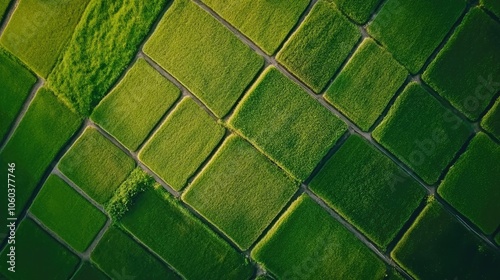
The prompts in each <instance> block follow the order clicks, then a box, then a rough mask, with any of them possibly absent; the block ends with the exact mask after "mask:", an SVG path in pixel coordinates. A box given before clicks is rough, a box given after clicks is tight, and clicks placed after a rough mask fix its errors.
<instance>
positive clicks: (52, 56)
mask: <svg viewBox="0 0 500 280" xmlns="http://www.w3.org/2000/svg"><path fill="white" fill-rule="evenodd" d="M88 2H89V0H69V1H65V0H51V1H37V0H22V1H19V3H18V5H17V7H16V9H15V11H14V14H13V15H12V17H11V19H10V20H9V23H8V24H7V27H6V28H5V31H4V32H3V33H2V37H1V38H0V44H1V45H2V46H4V47H5V48H6V49H7V50H9V51H10V52H11V53H13V54H14V55H16V56H17V57H18V58H20V59H21V60H22V61H23V62H24V63H26V64H27V65H28V66H29V67H30V68H31V69H32V70H33V71H35V72H36V73H37V74H38V75H40V76H42V77H47V75H48V74H49V73H50V71H51V70H52V68H53V67H54V65H55V64H56V62H57V59H58V58H59V56H60V54H61V53H62V52H63V50H64V48H65V46H66V44H67V42H68V41H69V39H70V38H71V35H72V33H73V30H74V29H75V26H76V25H77V23H78V21H79V20H80V17H81V15H82V14H83V11H84V10H85V7H86V6H87V4H88Z"/></svg>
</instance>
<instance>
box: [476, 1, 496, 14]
mask: <svg viewBox="0 0 500 280" xmlns="http://www.w3.org/2000/svg"><path fill="white" fill-rule="evenodd" d="M479 3H481V6H483V7H485V8H486V9H488V10H489V11H491V12H493V13H494V14H495V15H496V16H497V17H498V18H500V2H498V1H496V0H480V1H479Z"/></svg>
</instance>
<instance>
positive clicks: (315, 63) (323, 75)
mask: <svg viewBox="0 0 500 280" xmlns="http://www.w3.org/2000/svg"><path fill="white" fill-rule="evenodd" d="M360 37H361V34H360V33H359V31H358V29H357V27H356V26H355V25H354V24H353V23H351V22H349V20H348V19H347V18H346V17H344V16H343V15H342V14H341V13H340V12H339V11H338V10H337V9H336V8H335V6H334V5H333V4H332V3H329V2H326V1H323V0H320V1H318V2H317V3H316V4H315V5H314V7H313V9H312V10H311V12H310V13H309V14H308V16H307V17H306V19H305V20H304V22H303V23H302V24H301V25H300V27H299V29H298V30H297V31H296V32H295V33H294V34H293V35H292V36H291V37H290V39H289V40H288V41H287V42H286V43H285V45H284V46H283V48H282V49H281V50H280V52H279V53H278V55H277V56H276V59H277V60H278V61H279V62H280V63H281V64H283V66H285V67H286V68H287V69H288V70H290V71H291V72H292V73H293V74H295V75H296V76H297V77H299V79H300V80H302V81H303V82H304V83H305V84H306V85H308V86H309V87H310V88H311V89H312V90H313V91H315V92H316V93H319V92H320V91H321V90H322V89H323V88H324V87H325V86H326V84H327V83H328V81H329V80H330V79H331V78H332V76H333V74H334V73H335V72H336V71H337V70H338V69H339V67H340V65H341V64H342V62H343V61H344V60H345V59H346V57H347V55H348V54H349V53H350V52H351V50H352V48H353V47H354V45H355V44H356V42H357V41H358V40H359V38H360Z"/></svg>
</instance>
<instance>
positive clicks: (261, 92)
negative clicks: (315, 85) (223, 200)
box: [229, 67, 347, 181]
mask: <svg viewBox="0 0 500 280" xmlns="http://www.w3.org/2000/svg"><path fill="white" fill-rule="evenodd" d="M229 125H230V126H232V127H233V128H234V129H235V130H236V131H238V132H239V133H241V134H242V135H243V136H244V137H245V138H247V139H248V140H249V141H250V142H251V143H253V144H254V145H255V146H256V147H257V148H258V149H260V150H262V151H263V152H264V153H265V154H267V155H268V156H269V157H270V158H271V159H272V160H273V161H275V162H276V163H277V164H278V165H279V166H281V167H282V168H284V169H285V170H287V171H288V172H290V174H292V176H294V177H295V178H297V179H299V180H301V181H304V180H305V179H307V177H308V176H309V175H310V174H311V172H312V171H313V169H314V168H315V167H316V165H317V164H318V163H319V161H320V160H321V159H322V158H323V157H324V156H325V155H326V153H327V152H328V150H329V149H330V148H331V147H332V146H333V145H334V144H335V142H336V141H337V140H338V139H339V138H340V137H341V136H342V134H343V133H344V132H345V131H346V128H347V126H346V125H345V124H344V123H343V122H342V121H341V120H339V119H338V118H337V117H336V116H335V115H333V114H332V113H331V112H330V111H328V109H326V108H325V107H323V106H321V104H320V103H319V102H317V101H316V100H315V99H314V98H312V97H310V96H309V95H308V94H307V93H306V92H305V91H304V90H303V89H302V88H301V87H300V86H299V85H297V84H295V83H294V82H292V81H291V80H289V79H288V78H287V77H285V76H284V75H283V74H281V73H280V72H279V71H278V70H277V69H276V68H274V67H269V68H267V69H266V70H265V71H264V73H263V74H262V75H261V77H259V79H258V81H257V82H256V84H255V85H254V86H253V87H252V88H251V89H250V91H249V93H248V94H247V95H246V96H245V97H244V98H243V100H242V101H241V102H240V104H239V105H238V107H237V108H236V110H235V112H234V114H233V116H232V117H231V119H230V120H229Z"/></svg>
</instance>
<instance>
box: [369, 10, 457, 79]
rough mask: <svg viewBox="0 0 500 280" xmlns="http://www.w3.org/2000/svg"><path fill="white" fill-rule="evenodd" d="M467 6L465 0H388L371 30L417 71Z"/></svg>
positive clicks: (389, 49)
mask: <svg viewBox="0 0 500 280" xmlns="http://www.w3.org/2000/svg"><path fill="white" fill-rule="evenodd" d="M464 9H465V0H443V1H441V2H440V4H439V5H436V4H435V1H433V0H420V1H411V2H410V1H403V2H402V1H399V0H388V1H386V2H385V3H384V4H383V7H382V9H381V10H380V12H379V13H378V14H377V16H376V17H375V20H374V21H373V22H372V23H371V24H370V25H369V26H368V33H370V35H372V36H373V37H374V38H375V39H376V40H377V41H379V42H381V43H382V45H384V46H385V47H386V49H387V50H388V51H389V52H391V53H392V55H393V56H394V57H395V58H396V59H397V60H398V61H399V62H401V64H403V65H404V66H406V68H408V70H409V71H410V72H411V73H413V74H415V73H417V72H419V71H420V69H421V68H422V66H424V63H425V61H426V60H427V59H428V58H429V56H430V55H431V54H432V52H434V50H435V49H436V48H437V47H438V46H439V44H440V43H441V41H442V40H443V39H444V37H445V36H446V34H447V33H448V32H449V31H450V29H451V27H452V26H453V24H454V23H455V22H456V21H457V20H458V18H459V17H460V15H461V14H462V12H463V10H464ZM430 31H432V32H430Z"/></svg>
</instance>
